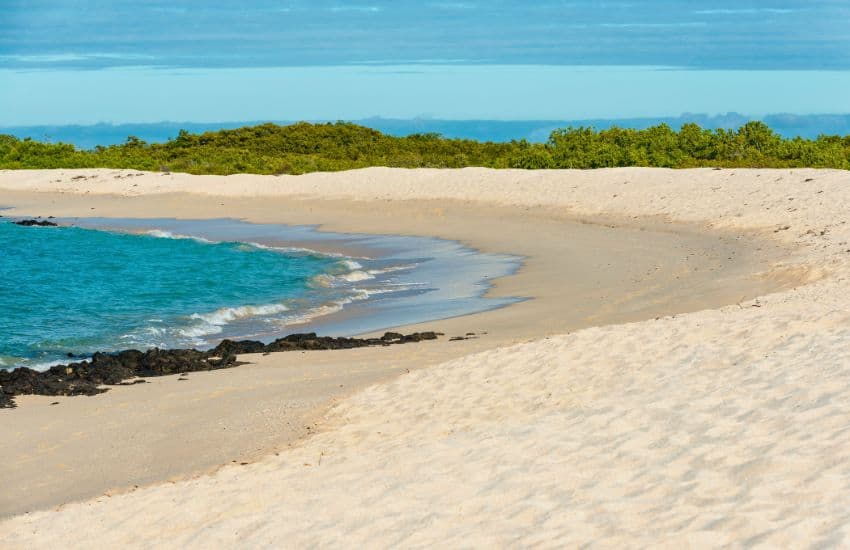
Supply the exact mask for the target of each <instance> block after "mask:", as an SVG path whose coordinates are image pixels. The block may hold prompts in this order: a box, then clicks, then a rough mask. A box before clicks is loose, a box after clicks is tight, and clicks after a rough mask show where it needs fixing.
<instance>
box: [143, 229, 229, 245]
mask: <svg viewBox="0 0 850 550" xmlns="http://www.w3.org/2000/svg"><path fill="white" fill-rule="evenodd" d="M145 235H148V236H150V237H156V238H157V239H173V240H177V241H183V240H190V241H196V242H199V243H204V244H216V241H211V240H209V239H205V238H203V237H196V236H193V235H181V234H179V233H172V232H171V231H163V230H162V229H150V230H148V231H145Z"/></svg>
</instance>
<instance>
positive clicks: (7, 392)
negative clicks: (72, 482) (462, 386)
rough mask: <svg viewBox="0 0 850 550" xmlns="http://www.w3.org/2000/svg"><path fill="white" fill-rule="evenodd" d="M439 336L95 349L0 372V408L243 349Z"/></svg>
mask: <svg viewBox="0 0 850 550" xmlns="http://www.w3.org/2000/svg"><path fill="white" fill-rule="evenodd" d="M438 336H439V333H436V332H416V333H413V334H408V335H403V334H398V333H395V332H387V333H386V334H384V335H383V336H382V337H380V338H344V337H329V336H317V335H316V334H315V333H312V332H311V333H306V334H290V335H289V336H285V337H283V338H278V339H277V340H275V341H274V342H271V343H270V344H264V343H262V342H259V341H256V340H239V341H234V340H223V341H222V342H221V343H220V344H219V345H217V346H216V347H215V348H213V349H211V350H209V351H198V350H194V349H158V348H153V349H149V350H147V351H145V352H141V351H139V350H134V349H130V350H124V351H119V352H117V353H95V354H94V355H93V356H92V358H91V359H89V360H88V361H80V362H78V363H69V364H67V365H57V366H55V367H51V368H49V369H48V370H46V371H44V372H39V371H35V370H32V369H29V368H27V367H19V368H17V369H15V370H11V371H7V370H0V409H2V408H12V407H14V406H15V402H14V397H15V396H16V395H32V394H35V395H96V394H98V393H103V392H105V391H107V388H102V387H101V386H104V385H107V386H114V385H118V384H126V381H127V380H132V379H134V378H146V377H150V376H165V375H169V374H183V373H187V372H196V371H205V370H216V369H226V368H230V367H235V366H238V365H242V364H244V363H242V362H239V361H237V360H236V356H237V355H239V354H244V353H270V352H280V351H304V350H338V349H352V348H362V347H368V346H389V345H393V344H406V343H409V342H421V341H423V340H436V339H437V337H438Z"/></svg>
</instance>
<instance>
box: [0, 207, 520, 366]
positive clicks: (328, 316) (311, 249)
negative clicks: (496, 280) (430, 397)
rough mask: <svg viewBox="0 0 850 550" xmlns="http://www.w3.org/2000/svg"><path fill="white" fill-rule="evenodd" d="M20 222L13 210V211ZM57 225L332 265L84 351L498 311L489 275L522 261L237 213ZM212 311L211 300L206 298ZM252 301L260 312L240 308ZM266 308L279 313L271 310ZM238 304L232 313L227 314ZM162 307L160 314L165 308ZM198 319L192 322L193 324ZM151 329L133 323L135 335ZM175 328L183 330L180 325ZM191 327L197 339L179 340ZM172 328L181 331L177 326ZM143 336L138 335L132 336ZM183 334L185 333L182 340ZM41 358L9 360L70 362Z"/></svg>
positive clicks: (364, 329)
mask: <svg viewBox="0 0 850 550" xmlns="http://www.w3.org/2000/svg"><path fill="white" fill-rule="evenodd" d="M5 219H6V221H9V222H12V223H14V220H16V219H23V218H17V217H7V218H5ZM50 223H52V224H57V223H58V224H59V225H60V226H65V227H74V228H80V229H84V230H95V231H106V232H108V233H116V234H130V235H148V236H150V237H151V238H154V237H157V238H164V239H177V240H182V239H189V240H193V241H196V242H199V243H202V244H209V245H217V244H226V243H237V244H238V243H243V244H244V245H246V246H248V247H251V248H252V249H254V248H256V249H258V250H269V249H270V250H280V251H282V252H283V253H285V254H290V253H291V254H295V255H299V256H300V255H302V254H306V255H308V256H312V255H319V256H323V257H326V258H329V259H330V260H333V261H334V262H336V263H334V264H333V265H331V266H330V267H328V268H327V269H326V270H325V271H324V272H322V274H320V275H319V276H316V277H312V278H311V279H310V280H309V281H308V283H307V287H305V289H304V292H303V293H302V294H303V295H302V296H300V297H299V298H298V299H290V298H287V297H285V296H284V297H281V298H280V299H279V300H277V301H276V298H274V297H268V296H267V297H265V298H263V299H262V300H263V301H257V300H251V299H250V297H249V296H246V297H245V300H247V302H243V303H242V304H236V305H233V304H232V303H231V304H230V305H224V306H220V307H218V309H214V310H213V309H206V310H205V309H190V310H187V311H185V312H183V313H182V314H174V315H172V317H169V319H170V320H171V321H172V324H171V325H168V326H163V325H160V324H158V325H156V327H155V330H156V334H157V335H159V334H161V332H162V331H163V330H166V329H168V328H169V327H171V328H172V329H173V330H171V331H170V332H169V333H168V336H169V337H170V338H171V339H170V340H165V339H164V338H165V336H157V337H158V338H160V339H159V340H156V339H149V340H144V342H145V343H137V344H132V345H130V346H129V347H128V344H127V342H125V341H123V339H124V338H126V336H127V335H120V336H119V338H120V339H119V340H113V341H112V342H107V341H106V340H104V339H101V340H103V341H102V342H101V344H100V345H99V346H98V347H96V348H93V349H85V350H83V349H76V348H75V349H68V350H66V351H68V352H73V353H74V355H75V356H76V357H78V358H88V357H90V356H91V354H92V353H94V352H105V353H111V352H115V351H120V350H123V349H125V348H127V349H129V348H132V347H136V349H140V350H143V351H144V350H145V349H147V348H152V347H158V348H170V349H178V348H179V349H184V348H185V349H189V348H192V349H199V350H206V349H209V348H212V347H215V346H216V345H217V344H218V342H219V341H221V340H222V339H231V340H240V339H254V340H257V339H260V340H264V341H267V342H268V341H271V340H273V339H275V338H280V337H283V336H285V335H288V334H292V333H304V332H307V333H309V332H317V333H321V334H322V335H324V336H356V335H363V334H373V333H377V332H380V331H382V330H384V331H385V330H389V329H390V328H392V327H395V326H401V325H405V324H411V323H412V322H416V323H418V324H422V323H426V322H429V321H439V320H440V319H444V318H446V317H456V316H458V315H459V314H460V315H465V314H470V313H476V312H483V311H487V310H489V309H495V308H498V307H501V306H503V305H506V304H507V303H510V302H511V301H513V299H512V298H503V299H487V298H483V295H484V294H485V293H486V291H487V287H488V280H489V279H490V278H493V277H500V276H502V275H507V274H510V273H512V272H514V271H515V270H516V269H518V267H519V261H520V259H519V258H514V257H509V256H506V255H501V256H499V255H494V254H486V253H481V252H479V251H477V250H473V249H470V248H468V247H463V246H461V245H460V244H458V243H455V242H453V241H447V240H441V239H433V238H425V237H409V236H407V237H400V236H394V235H367V234H357V233H331V232H317V231H316V230H315V228H314V227H311V226H291V225H283V224H251V223H247V222H244V221H240V220H237V219H232V218H216V219H185V220H182V219H181V220H177V219H168V218H133V219H129V218H109V217H97V218H95V217H73V218H57V217H53V219H52V221H51V222H50ZM209 307H210V308H215V307H216V306H214V305H209ZM246 308H251V309H256V310H257V311H256V312H253V313H252V312H243V311H241V310H244V309H246ZM270 308H274V309H276V310H281V311H271V312H270V311H267V310H268V309H270ZM234 310H237V311H235V312H234V313H233V314H230V312H231V311H234ZM155 313H156V317H159V316H160V314H159V313H158V312H155ZM191 319H195V321H191ZM144 329H145V327H144V326H139V327H135V328H134V329H133V331H134V332H133V334H134V335H135V334H136V333H140V332H144ZM178 329H179V330H178ZM185 330H191V335H192V336H191V338H190V337H188V336H183V337H180V336H179V334H180V333H181V331H185ZM175 331H176V332H175ZM136 337H137V336H136ZM181 338H182V339H181ZM66 359H67V358H66V356H65V351H63V352H62V356H61V357H56V358H53V359H52V360H50V361H49V360H47V359H44V360H39V361H38V362H37V365H38V366H40V367H42V368H38V366H37V367H33V365H32V364H28V363H26V362H21V363H20V364H17V365H15V364H6V365H4V367H6V368H7V370H8V368H9V367H11V368H14V367H17V366H23V367H30V368H35V369H36V370H45V369H46V368H47V367H48V366H52V365H53V364H60V363H62V362H65V360H66Z"/></svg>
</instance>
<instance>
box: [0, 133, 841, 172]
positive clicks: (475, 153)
mask: <svg viewBox="0 0 850 550" xmlns="http://www.w3.org/2000/svg"><path fill="white" fill-rule="evenodd" d="M369 166H390V167H400V168H463V167H468V166H482V167H489V168H525V169H546V168H585V169H586V168H606V167H618V166H652V167H665V168H693V167H747V168H798V167H812V168H838V169H850V136H843V137H842V136H819V137H818V138H817V139H803V138H799V137H796V138H784V137H782V136H780V135H779V134H777V133H776V132H774V131H773V130H771V129H770V127H768V126H767V125H766V124H764V123H762V122H748V123H746V124H744V125H743V126H741V127H740V128H738V129H735V130H726V129H717V130H709V129H704V128H701V127H700V126H699V125H697V124H684V125H683V126H682V127H681V128H680V129H679V130H678V131H677V130H674V129H673V128H671V127H670V126H668V125H666V124H660V125H658V126H653V127H651V128H647V129H644V130H635V129H628V128H617V127H614V128H609V129H606V130H595V129H593V128H588V127H579V128H573V127H570V128H565V129H560V130H555V131H553V132H552V133H551V135H550V136H549V140H548V141H547V142H546V143H530V142H528V141H526V140H519V141H511V142H504V143H495V142H481V141H474V140H468V139H447V138H444V137H442V136H440V135H439V134H413V135H410V136H406V137H396V136H390V135H386V134H383V133H381V132H379V131H377V130H373V129H371V128H367V127H364V126H358V125H356V124H351V123H347V122H337V123H325V124H310V123H306V122H301V123H297V124H292V125H288V126H278V125H276V124H261V125H258V126H250V127H244V128H238V129H234V130H220V131H216V132H205V133H202V134H190V133H188V132H186V131H182V130H181V131H180V133H179V135H178V136H177V137H176V138H174V139H171V140H169V141H168V142H165V143H146V142H144V141H142V140H140V139H138V138H136V137H133V136H130V137H128V138H127V141H126V142H125V143H123V144H120V145H111V146H108V147H102V146H98V147H95V148H94V149H90V150H86V149H77V148H76V147H74V146H73V145H70V144H66V143H45V142H39V141H34V140H31V139H28V138H27V139H18V138H15V137H13V136H9V135H0V168H3V169H27V168H127V169H136V170H152V171H173V172H188V173H192V174H233V173H255V174H303V173H307V172H316V171H338V170H349V169H353V168H365V167H369Z"/></svg>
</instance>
